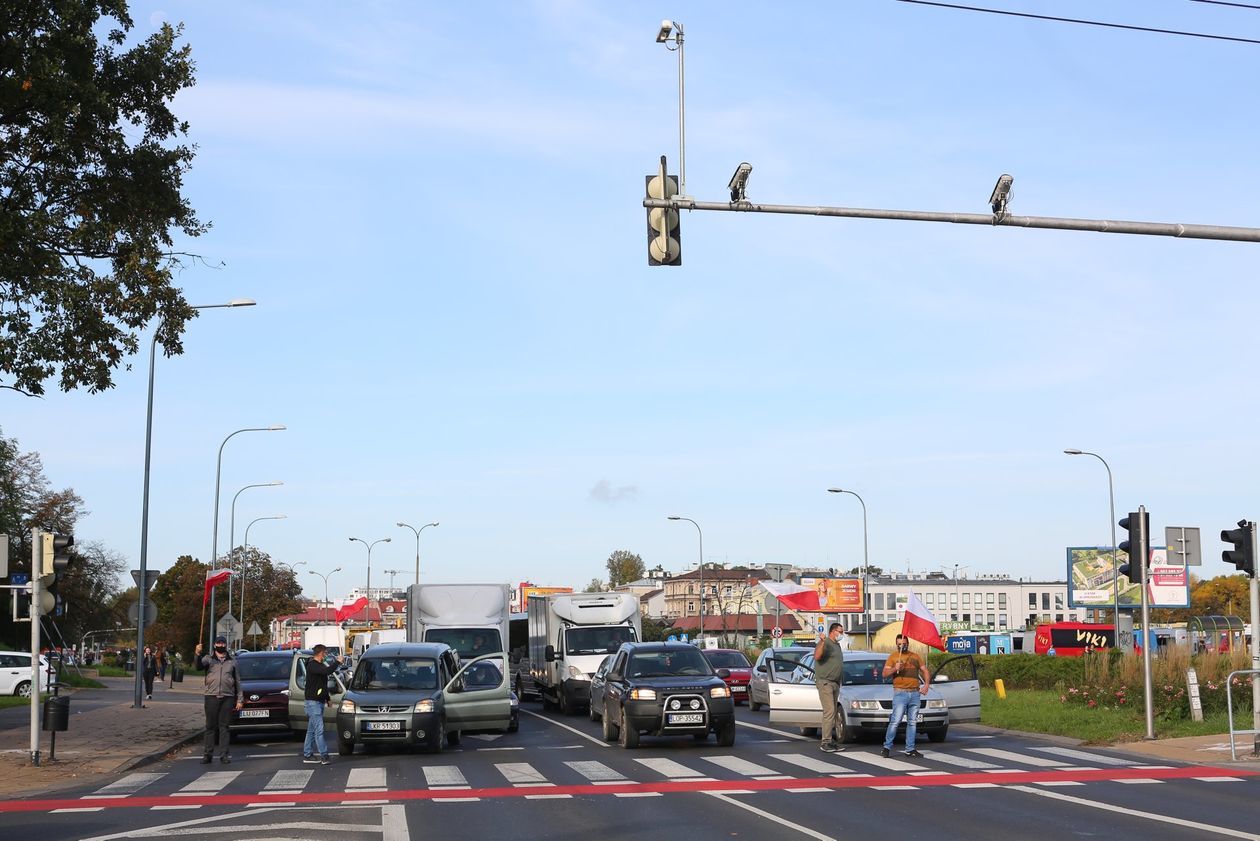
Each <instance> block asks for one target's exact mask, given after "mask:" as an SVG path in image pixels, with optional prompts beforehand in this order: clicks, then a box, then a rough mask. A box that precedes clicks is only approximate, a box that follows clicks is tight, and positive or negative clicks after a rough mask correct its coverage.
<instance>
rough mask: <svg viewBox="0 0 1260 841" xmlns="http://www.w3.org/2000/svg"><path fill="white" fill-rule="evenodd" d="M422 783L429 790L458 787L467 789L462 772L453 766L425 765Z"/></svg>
mask: <svg viewBox="0 0 1260 841" xmlns="http://www.w3.org/2000/svg"><path fill="white" fill-rule="evenodd" d="M424 782H425V784H426V785H428V786H429V788H438V787H439V786H440V787H447V786H459V787H461V788H467V787H468V780H467V779H465V777H464V772H463V771H461V770H459V769H458V768H456V767H455V766H454V765H426V766H424Z"/></svg>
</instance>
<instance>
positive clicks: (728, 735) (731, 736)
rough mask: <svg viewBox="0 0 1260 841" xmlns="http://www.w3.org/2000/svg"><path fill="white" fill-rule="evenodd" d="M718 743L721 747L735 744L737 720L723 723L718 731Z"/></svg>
mask: <svg viewBox="0 0 1260 841" xmlns="http://www.w3.org/2000/svg"><path fill="white" fill-rule="evenodd" d="M717 743H718V745H719V746H720V747H724V748H729V747H730V746H731V745H733V744H735V722H734V721H732V722H730V723H729V724H726V725H723V727H722V729H721V730H719V731H717Z"/></svg>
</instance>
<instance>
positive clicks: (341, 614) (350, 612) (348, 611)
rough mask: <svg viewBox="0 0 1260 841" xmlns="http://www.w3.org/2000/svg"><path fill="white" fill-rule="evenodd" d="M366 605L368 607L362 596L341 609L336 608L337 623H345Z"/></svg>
mask: <svg viewBox="0 0 1260 841" xmlns="http://www.w3.org/2000/svg"><path fill="white" fill-rule="evenodd" d="M367 605H368V600H367V599H366V598H364V597H363V596H360V597H359V598H357V599H355V600H354V601H352V602H351V603H350V604H347V605H342V606H341V607H339V608H337V621H338V622H344V621H346V620H347V619H349V618H350V617H351V616H354V615H355V614H356V613H358V612H359V611H360V610H362V609H363V608H365V607H367Z"/></svg>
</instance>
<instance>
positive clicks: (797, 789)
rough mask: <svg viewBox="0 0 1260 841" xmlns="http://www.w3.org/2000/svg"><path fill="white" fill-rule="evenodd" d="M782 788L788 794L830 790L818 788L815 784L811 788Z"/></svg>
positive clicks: (815, 792)
mask: <svg viewBox="0 0 1260 841" xmlns="http://www.w3.org/2000/svg"><path fill="white" fill-rule="evenodd" d="M783 790H784V791H786V792H788V793H789V794H817V793H819V792H825V791H831V789H829V788H820V787H817V786H814V787H811V788H785V789H783Z"/></svg>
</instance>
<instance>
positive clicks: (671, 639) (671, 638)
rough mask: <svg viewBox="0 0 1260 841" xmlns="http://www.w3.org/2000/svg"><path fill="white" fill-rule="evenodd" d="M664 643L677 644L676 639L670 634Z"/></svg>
mask: <svg viewBox="0 0 1260 841" xmlns="http://www.w3.org/2000/svg"><path fill="white" fill-rule="evenodd" d="M665 642H678V637H677V636H676V635H674V634H670V635H669V636H668V637H666V638H665Z"/></svg>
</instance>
